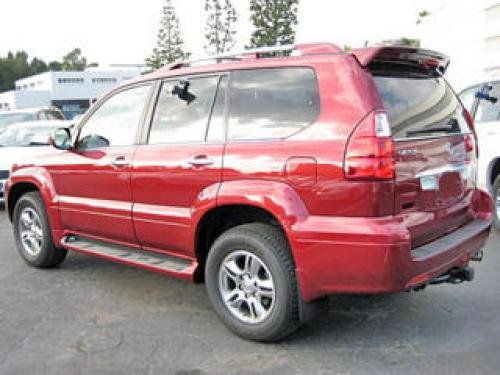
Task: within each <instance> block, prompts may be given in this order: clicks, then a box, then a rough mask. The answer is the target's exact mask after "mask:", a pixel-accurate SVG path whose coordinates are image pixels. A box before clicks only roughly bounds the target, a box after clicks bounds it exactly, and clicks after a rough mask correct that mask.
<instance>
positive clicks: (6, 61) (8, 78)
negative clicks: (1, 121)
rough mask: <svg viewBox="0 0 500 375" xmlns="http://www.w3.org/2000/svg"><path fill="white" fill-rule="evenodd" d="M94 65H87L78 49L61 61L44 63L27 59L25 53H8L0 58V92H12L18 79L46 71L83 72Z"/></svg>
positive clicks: (35, 59) (94, 64)
mask: <svg viewBox="0 0 500 375" xmlns="http://www.w3.org/2000/svg"><path fill="white" fill-rule="evenodd" d="M89 66H97V64H96V63H93V64H87V59H86V58H85V57H83V56H82V52H81V50H80V49H79V48H75V49H74V50H72V51H71V52H69V53H68V54H67V55H66V56H64V57H63V61H62V62H59V61H51V62H49V63H46V62H45V61H43V60H42V59H39V58H37V57H34V58H33V59H31V61H30V59H29V56H28V53H27V52H26V51H17V52H15V53H14V52H8V53H7V56H6V57H0V92H3V91H6V90H13V89H14V88H15V87H14V86H15V82H16V81H17V80H18V79H21V78H25V77H29V76H32V75H35V74H39V73H45V72H47V71H58V70H84V69H85V68H86V67H89Z"/></svg>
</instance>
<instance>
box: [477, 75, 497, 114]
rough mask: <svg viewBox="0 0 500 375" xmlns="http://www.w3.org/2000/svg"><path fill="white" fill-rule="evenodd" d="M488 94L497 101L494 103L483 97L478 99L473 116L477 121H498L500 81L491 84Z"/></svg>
mask: <svg viewBox="0 0 500 375" xmlns="http://www.w3.org/2000/svg"><path fill="white" fill-rule="evenodd" d="M488 94H489V95H490V96H491V97H493V98H496V99H497V101H496V103H492V102H491V101H489V100H485V99H482V100H480V101H479V104H478V107H477V112H476V118H475V120H476V122H478V123H480V122H496V121H500V83H496V84H493V88H492V89H491V90H490V91H489V92H488Z"/></svg>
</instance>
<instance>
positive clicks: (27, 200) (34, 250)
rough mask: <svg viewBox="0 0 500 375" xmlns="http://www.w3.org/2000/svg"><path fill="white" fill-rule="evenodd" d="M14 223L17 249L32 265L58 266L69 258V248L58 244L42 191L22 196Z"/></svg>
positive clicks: (17, 206) (42, 266)
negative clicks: (53, 234)
mask: <svg viewBox="0 0 500 375" xmlns="http://www.w3.org/2000/svg"><path fill="white" fill-rule="evenodd" d="M13 225H14V238H15V240H16V246H17V250H18V251H19V253H20V254H21V256H22V257H23V259H24V260H25V261H26V263H28V264H29V265H30V266H34V267H39V268H49V267H54V266H57V265H58V264H60V263H61V262H62V261H63V260H64V258H65V257H66V252H67V251H66V250H65V249H60V248H57V247H56V246H55V245H54V241H53V240H52V233H51V230H50V224H49V220H48V218H47V213H46V211H45V206H44V203H43V199H42V197H41V196H40V194H39V193H38V192H31V193H27V194H25V195H23V196H22V197H21V198H19V200H18V201H17V203H16V205H15V207H14V215H13Z"/></svg>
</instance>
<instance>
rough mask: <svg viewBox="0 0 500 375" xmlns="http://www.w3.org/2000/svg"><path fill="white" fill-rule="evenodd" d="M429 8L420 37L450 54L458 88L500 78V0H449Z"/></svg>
mask: <svg viewBox="0 0 500 375" xmlns="http://www.w3.org/2000/svg"><path fill="white" fill-rule="evenodd" d="M429 10H430V12H431V14H430V16H429V17H426V18H425V19H424V20H423V22H422V24H421V25H419V26H418V29H419V30H418V35H417V37H418V38H419V39H420V41H421V45H422V47H423V48H429V49H434V50H437V51H441V52H443V53H445V54H447V55H448V56H450V58H451V64H450V67H449V69H448V72H447V73H446V77H447V78H448V80H449V81H450V82H451V83H452V84H453V86H454V87H455V89H457V90H461V89H463V88H465V87H466V86H469V85H471V84H473V83H476V82H479V81H484V80H489V79H493V78H495V77H496V78H500V1H498V0H473V1H459V2H455V1H447V2H444V5H438V6H436V7H435V8H434V9H432V8H431V9H429Z"/></svg>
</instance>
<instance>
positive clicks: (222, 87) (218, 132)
mask: <svg viewBox="0 0 500 375" xmlns="http://www.w3.org/2000/svg"><path fill="white" fill-rule="evenodd" d="M227 82H228V79H227V77H226V76H224V77H221V80H220V82H219V88H218V90H217V96H216V97H215V103H214V108H213V110H212V115H211V116H210V125H209V127H208V132H207V141H212V142H215V141H223V140H224V138H225V134H224V133H225V130H226V121H225V120H226V116H225V115H226V93H227Z"/></svg>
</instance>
